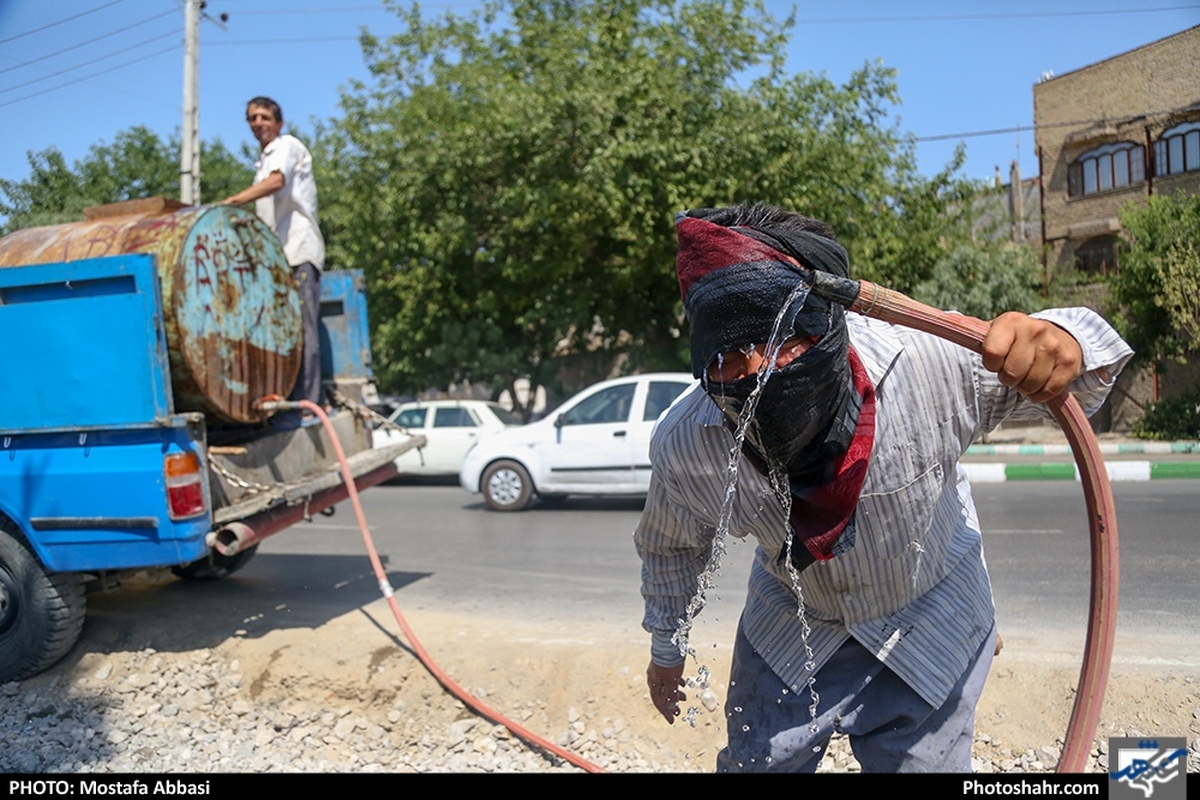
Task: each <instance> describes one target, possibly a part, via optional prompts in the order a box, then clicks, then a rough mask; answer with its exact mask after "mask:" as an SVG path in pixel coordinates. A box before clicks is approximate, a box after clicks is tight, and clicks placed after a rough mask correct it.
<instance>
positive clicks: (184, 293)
mask: <svg viewBox="0 0 1200 800" xmlns="http://www.w3.org/2000/svg"><path fill="white" fill-rule="evenodd" d="M85 217H86V219H85V220H84V221H83V222H72V223H67V224H64V225H50V226H46V227H41V228H27V229H25V230H22V231H17V232H16V233H12V234H9V235H8V236H5V237H4V238H3V239H0V267H13V266H20V265H23V264H47V263H53V262H59V261H77V260H80V259H85V258H99V257H101V256H111V255H120V254H126V253H152V254H154V255H155V256H157V261H158V274H159V277H160V282H161V285H162V295H163V310H164V315H163V316H164V319H163V322H164V325H165V328H166V333H167V346H168V349H169V353H168V359H169V361H170V365H171V386H172V390H173V394H174V399H175V410H176V411H200V412H203V413H205V414H207V415H210V424H212V423H213V422H223V423H226V424H228V423H234V424H246V423H254V422H259V421H261V420H262V419H264V415H263V414H261V413H260V412H258V411H256V410H255V409H254V407H253V403H254V401H255V400H257V399H259V398H261V397H265V396H266V395H271V394H275V395H281V396H283V397H286V396H287V395H288V394H289V393H290V392H291V390H292V386H293V385H294V384H295V382H296V376H297V374H299V371H300V358H301V348H302V330H301V321H300V300H299V295H298V294H297V292H296V288H295V284H294V282H293V280H292V270H291V268H290V267H289V266H288V263H287V259H286V258H285V257H284V255H283V246H282V245H281V244H280V242H279V239H278V238H277V237H276V236H275V234H274V232H272V231H271V229H270V228H268V227H267V226H266V225H265V224H264V223H263V222H262V221H261V220H260V219H259V218H258V217H256V216H255V215H253V214H252V213H250V212H248V211H244V210H242V209H239V208H234V207H231V206H188V207H183V206H181V205H180V204H179V203H178V202H176V201H173V200H168V199H166V198H149V199H147V200H133V201H129V202H127V203H115V204H112V205H108V206H98V207H96V208H90V209H87V211H86V212H85ZM213 417H215V419H213Z"/></svg>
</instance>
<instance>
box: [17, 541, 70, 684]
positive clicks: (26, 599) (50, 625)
mask: <svg viewBox="0 0 1200 800" xmlns="http://www.w3.org/2000/svg"><path fill="white" fill-rule="evenodd" d="M86 615H87V598H86V596H85V595H84V591H83V579H82V578H81V577H80V576H79V575H76V574H73V573H53V574H52V573H48V572H46V570H44V569H43V568H42V565H41V562H39V561H38V559H37V556H35V555H34V554H33V551H32V550H30V548H29V546H28V545H27V544H26V543H25V539H24V537H22V536H21V535H20V534H19V533H17V532H16V531H15V528H14V527H13V526H12V524H11V523H10V522H8V521H7V520H0V683H3V682H5V681H15V680H20V679H22V678H28V677H29V676H30V675H34V674H37V673H38V672H41V671H42V670H44V669H46V668H47V667H49V666H50V665H52V664H54V663H55V662H56V661H58V660H59V659H60V658H62V657H63V656H65V655H66V654H67V652H68V651H70V649H71V647H73V646H74V644H75V642H76V641H77V640H78V639H79V634H80V632H82V631H83V619H84V617H85V616H86Z"/></svg>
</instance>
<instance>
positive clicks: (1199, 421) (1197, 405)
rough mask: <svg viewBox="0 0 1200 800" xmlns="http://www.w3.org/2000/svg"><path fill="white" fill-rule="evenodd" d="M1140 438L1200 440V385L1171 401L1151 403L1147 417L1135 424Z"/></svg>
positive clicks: (1134, 433)
mask: <svg viewBox="0 0 1200 800" xmlns="http://www.w3.org/2000/svg"><path fill="white" fill-rule="evenodd" d="M1133 435H1134V436H1136V437H1138V438H1139V439H1163V440H1169V441H1177V440H1181V439H1200V387H1197V388H1195V389H1192V390H1191V391H1190V392H1187V393H1186V394H1183V395H1180V396H1179V397H1175V398H1172V399H1170V400H1159V401H1158V402H1157V403H1151V404H1150V408H1149V409H1148V410H1147V412H1146V416H1144V417H1142V418H1141V419H1139V420H1138V421H1137V422H1135V423H1134V424H1133Z"/></svg>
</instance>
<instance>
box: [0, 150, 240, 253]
mask: <svg viewBox="0 0 1200 800" xmlns="http://www.w3.org/2000/svg"><path fill="white" fill-rule="evenodd" d="M26 158H27V160H28V162H29V176H28V177H26V178H25V179H24V180H20V181H14V180H7V179H0V216H4V217H7V219H6V220H5V222H4V224H3V225H0V234H5V233H11V232H12V231H15V230H20V229H21V228H30V227H34V226H37V225H55V224H58V223H63V222H72V221H75V220H80V219H83V209H85V208H87V207H88V206H97V205H103V204H105V203H116V202H120V201H122V200H135V199H138V198H142V197H152V196H155V195H163V196H165V197H178V196H179V141H178V139H177V137H172V138H171V140H170V141H168V142H164V141H163V140H162V139H160V138H159V137H158V135H157V134H155V133H154V132H153V131H151V130H149V129H148V128H144V127H141V126H135V127H133V128H129V129H128V130H125V131H122V132H120V133H118V134H117V135H116V136H115V137H113V141H112V144H105V143H104V142H100V143H98V144H94V145H92V147H91V148H90V149H89V150H88V153H87V155H86V156H84V157H83V158H81V159H79V160H78V161H76V162H75V164H74V165H72V166H68V165H67V161H66V159H65V158H63V155H62V153H61V152H59V151H58V149H56V148H54V147H50V148H47V149H45V150H42V151H41V152H38V153H33V152H30V153H28V154H27V155H26ZM200 163H201V169H202V190H203V192H204V195H205V197H208V198H221V197H227V196H228V195H230V194H233V193H234V192H236V191H238V190H239V189H244V188H245V187H246V186H248V185H250V182H251V181H252V180H253V178H254V172H253V170H251V169H250V168H249V167H247V166H246V165H245V163H244V159H239V158H238V157H236V156H234V155H233V154H232V153H231V152H230V151H229V150H228V149H226V147H225V145H224V144H222V143H221V141H220V140H219V139H215V140H213V141H211V142H208V143H207V144H204V145H202V147H201V155H200Z"/></svg>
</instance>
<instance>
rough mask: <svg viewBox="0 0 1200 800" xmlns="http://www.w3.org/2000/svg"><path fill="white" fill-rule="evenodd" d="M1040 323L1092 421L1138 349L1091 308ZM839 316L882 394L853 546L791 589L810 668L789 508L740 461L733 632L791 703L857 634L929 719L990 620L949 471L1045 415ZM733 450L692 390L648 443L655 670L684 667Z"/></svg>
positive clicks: (937, 342)
mask: <svg viewBox="0 0 1200 800" xmlns="http://www.w3.org/2000/svg"><path fill="white" fill-rule="evenodd" d="M1034 316H1038V317H1041V318H1043V319H1048V320H1050V321H1052V322H1054V323H1055V324H1056V325H1058V326H1059V327H1062V328H1064V329H1065V330H1067V331H1068V332H1069V333H1071V334H1072V335H1073V336H1074V337H1075V339H1076V340H1077V341H1078V342H1079V343H1080V345H1081V348H1082V351H1083V361H1084V373H1083V374H1082V375H1081V376H1080V377H1079V378H1078V379H1076V381H1075V382H1074V383H1073V384H1072V386H1071V390H1072V391H1073V392H1074V393H1075V396H1076V397H1077V398H1078V399H1079V401H1080V403H1081V404H1082V405H1083V407H1084V409H1085V410H1086V411H1087V412H1088V413H1089V414H1090V413H1092V412H1093V411H1094V410H1095V409H1096V408H1098V407H1099V405H1100V403H1101V402H1102V401H1103V399H1104V397H1105V396H1106V394H1107V392H1108V390H1109V388H1110V387H1111V382H1112V380H1114V379H1115V378H1116V375H1117V373H1118V372H1119V371H1120V369H1121V368H1122V367H1123V366H1124V365H1125V363H1126V362H1127V361H1128V360H1129V356H1130V355H1131V354H1132V351H1131V350H1130V349H1129V346H1128V345H1126V344H1125V342H1124V341H1122V340H1121V338H1120V337H1119V336H1118V335H1117V334H1116V332H1115V331H1114V330H1113V329H1112V328H1111V327H1110V326H1109V325H1108V324H1107V323H1106V322H1105V321H1104V320H1103V319H1102V318H1101V317H1099V316H1098V315H1096V314H1094V313H1093V312H1091V311H1089V310H1087V309H1082V308H1075V309H1058V310H1054V311H1046V312H1040V313H1039V314H1035V315H1034ZM846 320H847V325H848V327H849V333H850V342H851V344H852V345H853V347H854V349H855V350H856V351H857V352H858V355H859V357H860V358H861V359H862V361H863V365H864V366H865V367H866V370H867V373H868V375H869V376H870V378H871V381H872V383H873V384H874V385H875V386H876V388H877V398H876V403H877V405H876V423H875V443H874V448H873V451H872V454H871V462H870V466H869V468H868V472H867V477H866V481H865V483H864V485H863V490H862V494H861V496H860V498H859V503H858V508H857V511H856V522H857V532H856V537H855V543H854V545H853V546H852V547H851V548H850V549H849V550H848V551H847V552H845V553H843V554H841V555H839V556H837V557H835V558H833V559H831V560H829V561H819V562H817V563H815V564H813V565H812V566H811V567H810V568H809V569H807V570H806V571H805V572H804V573H803V574H802V575H801V577H800V590H801V594H802V596H803V605H804V610H805V613H806V617H807V622H808V624H809V626H810V628H811V632H810V633H809V635H808V636H807V645H808V647H809V648H811V650H812V656H813V657H812V658H811V659H809V658H808V656H807V655H806V652H805V641H804V638H805V637H803V636H802V634H801V629H802V623H801V620H800V618H799V616H798V614H797V610H798V605H799V603H798V598H797V595H796V593H795V592H794V591H793V589H792V586H791V579H790V578H789V576H788V574H787V570H786V567H785V566H784V565H783V559H781V558H780V553H781V552H782V550H783V548H784V547H785V541H786V538H785V537H786V532H787V523H786V520H785V518H784V515H783V510H782V508H781V506H780V504H779V502H778V500H777V499H776V498H775V496H774V494H773V492H772V491H771V488H770V486H769V484H768V482H767V480H766V478H764V477H763V476H762V475H761V474H760V473H759V472H758V471H757V470H755V469H754V468H753V467H752V466H751V465H750V463H749V462H748V461H743V462H742V467H741V469H739V471H738V475H739V477H738V483H737V492H736V497H735V501H734V508H733V517H732V522H731V524H730V531H729V534H730V535H731V536H735V537H744V536H754V537H755V539H756V540H757V543H758V547H757V549H756V552H755V562H754V565H753V567H752V570H751V574H750V584H749V591H748V595H747V601H746V607H745V609H744V610H743V612H742V621H741V622H742V627H743V629H744V631H745V633H746V636H747V638H748V639H749V641H750V644H751V645H753V646H754V648H755V650H756V651H757V652H758V653H760V654H761V655H762V656H763V657H764V659H765V660H766V661H767V663H768V664H770V666H771V668H772V669H773V670H774V671H775V672H776V674H778V675H779V677H780V678H782V679H783V681H784V682H785V683H786V684H787V685H789V686H791V687H792V689H793V691H801V690H802V689H803V687H804V684H805V683H806V682H807V679H808V677H809V674H810V672H812V673H814V674H815V673H816V671H817V670H819V669H820V667H821V665H822V664H824V663H825V662H826V661H827V660H828V659H829V657H830V656H831V655H832V654H833V653H834V651H835V650H837V649H838V647H840V646H841V645H842V644H843V643H844V642H845V641H846V640H847V638H849V637H854V639H856V640H857V641H858V642H859V643H861V644H862V645H863V646H864V647H866V648H867V649H868V650H869V651H870V652H872V653H874V654H875V655H876V656H877V657H878V658H879V659H880V660H881V661H882V662H883V663H885V664H886V665H887V666H888V668H889V669H891V670H892V671H893V672H895V673H896V674H897V675H899V676H900V678H902V679H903V680H904V681H905V682H906V683H907V684H908V685H909V686H911V687H912V688H913V689H914V690H915V691H916V692H917V693H918V694H920V695H921V696H922V697H923V698H924V699H925V700H926V701H928V702H929V703H930V704H931V705H933V706H934V707H939V706H941V705H942V703H943V702H944V701H945V699H946V697H947V695H948V694H949V692H950V690H951V688H952V687H953V686H954V684H955V683H956V682H957V681H958V678H959V677H960V676H961V675H962V673H963V671H964V670H965V669H966V666H967V663H968V662H969V660H970V659H971V657H972V656H973V655H974V653H975V651H976V650H977V649H978V648H979V645H980V644H981V643H982V642H983V639H984V637H985V636H987V634H988V633H989V632H990V630H991V628H992V625H993V617H994V607H993V604H992V592H991V585H990V583H989V580H988V574H987V567H986V565H985V563H984V557H983V549H982V540H981V536H980V526H979V520H978V519H977V517H976V513H975V505H974V503H973V501H972V499H971V487H970V485H969V483H968V482H967V479H966V476H965V473H964V472H963V470H962V468H961V467H960V466H959V459H960V457H961V456H962V455H963V453H964V452H965V451H966V449H967V446H968V445H970V444H971V443H972V442H973V441H975V440H976V439H977V438H978V437H979V436H980V435H982V434H983V433H985V432H987V431H990V430H992V429H994V428H995V427H996V426H997V425H999V424H1000V423H1001V422H1002V421H1004V420H1006V419H1018V418H1029V417H1033V416H1037V415H1041V416H1046V414H1047V412H1046V410H1045V408H1044V407H1042V406H1038V405H1035V404H1033V403H1030V402H1029V401H1028V400H1026V399H1025V398H1023V397H1022V396H1021V395H1020V394H1018V393H1017V392H1015V391H1013V390H1011V389H1009V388H1007V387H1005V386H1003V385H1002V384H1001V383H1000V382H999V380H998V379H997V377H996V376H995V375H994V374H993V373H991V372H988V371H987V370H986V369H984V367H983V363H982V361H981V359H980V357H979V356H977V355H975V354H974V353H971V352H970V351H968V350H966V349H964V348H961V347H959V346H957V345H954V344H951V343H948V342H946V341H944V340H942V339H939V338H937V337H934V336H930V335H928V334H923V333H920V332H917V331H913V330H910V329H907V328H900V327H895V326H891V325H887V324H885V323H881V322H878V321H876V320H870V319H867V318H865V317H862V316H859V315H857V314H847V315H846ZM1100 367H1104V368H1106V369H1107V370H1108V372H1109V380H1108V381H1107V382H1106V381H1104V380H1102V379H1101V377H1100V376H1099V375H1097V374H1096V370H1097V369H1098V368H1100ZM732 446H733V436H732V434H731V433H730V432H729V430H728V429H727V428H726V427H725V422H724V418H723V417H722V414H721V412H720V410H719V409H718V408H717V406H716V405H715V404H714V403H713V402H712V401H711V400H710V399H709V398H708V396H707V395H706V394H705V393H704V391H703V390H702V389H701V388H700V387H696V388H695V389H694V390H693V391H691V392H690V393H687V394H685V395H684V396H683V397H682V398H680V399H679V400H678V401H677V402H676V403H675V405H674V406H672V407H671V409H670V410H668V411H667V413H666V414H665V415H664V416H663V417H662V419H661V420H660V421H659V422H658V425H657V427H656V428H655V432H654V435H653V438H652V440H651V445H650V457H651V463H652V466H653V473H652V477H651V482H650V492H649V495H648V497H647V500H646V507H645V511H644V513H643V515H642V518H641V520H640V522H639V523H638V527H637V529H636V530H635V532H634V540H635V543H636V546H637V549H638V553H639V555H640V556H641V558H642V596H643V598H644V600H645V617H644V618H643V627H644V628H645V629H646V630H647V631H649V632H650V633H651V634H652V644H651V655H652V658H653V660H654V661H655V662H656V663H658V664H662V665H664V666H669V665H673V664H678V663H680V662H681V661H682V660H683V659H682V656H681V655H680V653H679V648H678V646H676V645H674V644H672V643H671V641H670V639H671V636H672V634H673V633H674V632H675V630H676V627H677V624H678V622H677V621H678V620H680V619H681V618H682V617H683V616H684V613H685V609H686V607H687V605H688V602H689V601H690V600H691V599H692V597H693V596H694V595H695V593H696V587H697V578H698V575H699V574H700V573H701V571H702V569H703V567H704V565H705V563H706V562H707V560H708V558H709V554H710V552H711V547H712V542H713V538H714V533H715V530H716V524H717V520H718V515H719V513H720V509H721V501H722V498H723V497H724V495H725V486H726V474H727V468H728V462H729V458H730V450H731V448H732ZM815 688H816V690H817V691H818V692H819V691H820V678H819V676H818V678H817V680H816V685H815Z"/></svg>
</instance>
